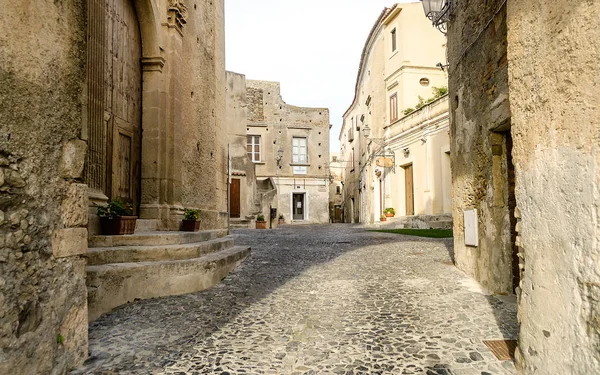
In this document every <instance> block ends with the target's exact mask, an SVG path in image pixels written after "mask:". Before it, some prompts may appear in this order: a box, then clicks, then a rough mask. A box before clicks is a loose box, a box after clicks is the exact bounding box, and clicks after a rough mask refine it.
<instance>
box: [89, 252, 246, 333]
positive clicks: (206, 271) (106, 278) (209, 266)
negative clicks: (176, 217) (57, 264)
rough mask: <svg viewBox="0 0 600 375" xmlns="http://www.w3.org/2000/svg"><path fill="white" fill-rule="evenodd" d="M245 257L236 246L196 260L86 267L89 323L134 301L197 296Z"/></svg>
mask: <svg viewBox="0 0 600 375" xmlns="http://www.w3.org/2000/svg"><path fill="white" fill-rule="evenodd" d="M248 255H250V248H248V247H244V246H235V247H231V248H228V249H224V250H221V251H218V252H214V253H210V254H206V255H204V256H201V257H199V258H193V259H184V260H168V261H167V260H163V261H156V262H139V263H115V264H105V265H100V266H88V267H87V287H88V312H89V314H88V319H89V321H93V320H95V319H97V318H98V317H99V316H100V315H102V314H104V313H107V312H109V311H111V310H112V309H114V308H115V307H117V306H120V305H123V304H125V303H128V302H132V301H134V300H135V299H147V298H154V297H164V296H171V295H179V294H186V293H193V292H198V291H201V290H204V289H207V288H210V287H211V286H213V285H215V284H217V283H218V282H219V281H221V280H222V279H223V278H224V277H225V276H227V275H228V274H229V272H231V271H232V270H233V269H235V268H236V267H237V266H238V265H239V264H240V263H241V262H242V261H243V260H244V259H245V258H246V257H247V256H248Z"/></svg>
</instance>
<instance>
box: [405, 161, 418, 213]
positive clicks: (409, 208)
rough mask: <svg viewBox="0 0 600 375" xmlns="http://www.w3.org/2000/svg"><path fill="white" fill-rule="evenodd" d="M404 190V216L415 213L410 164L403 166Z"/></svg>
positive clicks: (411, 167)
mask: <svg viewBox="0 0 600 375" xmlns="http://www.w3.org/2000/svg"><path fill="white" fill-rule="evenodd" d="M404 184H405V186H404V190H405V192H406V216H411V215H414V214H415V189H414V184H413V166H412V164H410V165H407V166H406V167H404Z"/></svg>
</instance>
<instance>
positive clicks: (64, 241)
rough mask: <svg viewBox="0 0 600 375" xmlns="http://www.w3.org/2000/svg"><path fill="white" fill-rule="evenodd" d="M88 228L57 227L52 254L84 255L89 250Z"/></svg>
mask: <svg viewBox="0 0 600 375" xmlns="http://www.w3.org/2000/svg"><path fill="white" fill-rule="evenodd" d="M87 248H88V232H87V229H86V228H69V229H57V230H55V231H54V234H53V236H52V254H53V255H54V256H55V257H56V258H65V257H70V256H76V255H82V254H85V253H86V252H87Z"/></svg>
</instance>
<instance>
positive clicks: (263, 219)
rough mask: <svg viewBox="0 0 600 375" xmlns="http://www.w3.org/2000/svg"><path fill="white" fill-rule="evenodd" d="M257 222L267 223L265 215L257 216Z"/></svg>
mask: <svg viewBox="0 0 600 375" xmlns="http://www.w3.org/2000/svg"><path fill="white" fill-rule="evenodd" d="M256 221H265V215H263V214H258V215H256Z"/></svg>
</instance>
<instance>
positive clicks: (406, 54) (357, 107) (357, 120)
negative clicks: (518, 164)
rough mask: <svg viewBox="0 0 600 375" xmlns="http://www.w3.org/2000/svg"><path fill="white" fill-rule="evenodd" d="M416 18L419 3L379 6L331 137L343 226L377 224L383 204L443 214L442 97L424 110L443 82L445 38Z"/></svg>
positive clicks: (408, 212) (409, 212) (404, 212)
mask: <svg viewBox="0 0 600 375" xmlns="http://www.w3.org/2000/svg"><path fill="white" fill-rule="evenodd" d="M422 14H423V8H422V6H421V3H419V2H415V3H407V4H396V5H394V6H392V7H390V8H385V9H384V10H383V11H382V13H381V15H380V16H379V18H378V19H377V21H376V22H375V25H374V26H373V29H372V30H371V33H370V34H369V36H368V38H367V42H366V44H365V46H364V49H363V53H362V57H361V61H360V66H359V71H358V76H357V81H356V87H355V97H354V100H353V102H352V104H351V105H350V107H349V108H348V110H347V111H346V113H345V114H344V116H343V124H342V128H341V131H340V135H339V139H340V143H341V159H342V160H343V161H344V162H345V167H346V168H345V170H344V177H343V181H344V194H343V209H344V216H345V221H346V222H352V223H355V222H361V223H371V224H372V223H374V222H379V220H380V216H381V215H382V211H383V210H384V209H385V208H387V207H393V208H395V210H396V213H397V215H400V216H413V215H433V214H436V215H438V214H443V213H449V211H450V208H449V201H448V197H449V192H450V184H449V177H448V176H449V172H448V171H449V163H448V160H447V159H448V156H447V152H448V151H449V140H448V132H447V128H448V119H447V100H446V99H440V101H439V102H435V103H431V104H429V105H425V104H426V103H430V102H431V101H432V100H433V96H434V91H436V90H435V89H436V88H437V89H438V91H440V89H442V88H444V87H445V86H446V85H447V78H446V75H445V73H444V72H443V71H442V70H440V69H439V68H438V67H437V66H436V65H437V64H438V63H439V62H441V61H444V60H445V55H444V46H445V39H444V37H443V36H442V35H440V34H439V33H438V32H436V31H435V30H432V28H431V25H430V24H429V23H428V22H427V20H424V19H423V16H422ZM438 96H439V95H438ZM416 107H420V109H419V110H417V111H416V112H415V113H413V114H411V113H410V112H411V111H414V110H415V108H416ZM444 111H445V112H444ZM367 132H369V133H370V134H368V136H367ZM384 160H387V161H385V164H386V165H385V166H381V165H379V166H378V165H377V164H378V163H379V164H381V163H383V161H384ZM444 177H445V178H444ZM444 200H445V201H446V202H445V203H444Z"/></svg>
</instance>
